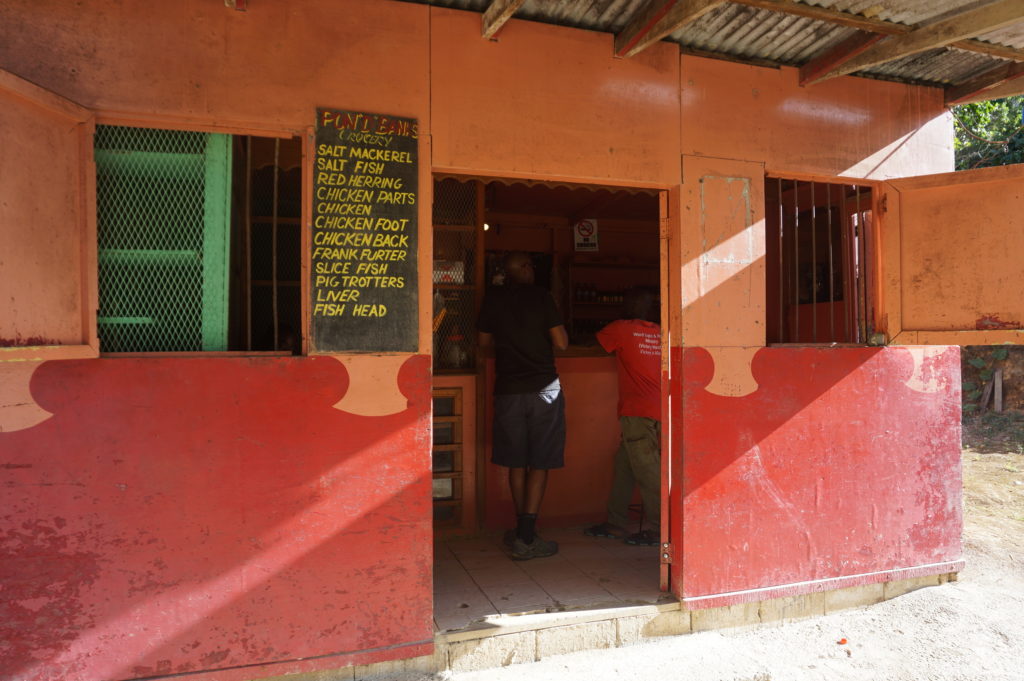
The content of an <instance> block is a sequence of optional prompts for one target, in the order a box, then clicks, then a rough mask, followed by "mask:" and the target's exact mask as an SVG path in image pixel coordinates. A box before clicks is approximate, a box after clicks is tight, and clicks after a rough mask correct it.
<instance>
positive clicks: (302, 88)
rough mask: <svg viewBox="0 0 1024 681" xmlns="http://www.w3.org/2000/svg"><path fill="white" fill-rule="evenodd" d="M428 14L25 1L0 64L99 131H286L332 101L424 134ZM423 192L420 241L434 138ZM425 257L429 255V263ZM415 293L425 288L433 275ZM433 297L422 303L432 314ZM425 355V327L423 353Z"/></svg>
mask: <svg viewBox="0 0 1024 681" xmlns="http://www.w3.org/2000/svg"><path fill="white" fill-rule="evenodd" d="M429 12H430V10H429V8H428V7H426V6H421V5H414V4H409V3H390V2H375V1H373V0H350V1H348V2H344V3H339V2H333V1H331V0H315V1H313V2H303V3H286V2H276V3H264V4H262V5H261V6H260V7H259V8H258V10H257V8H252V9H251V11H247V12H237V11H234V10H232V9H230V8H227V7H225V6H224V5H223V3H217V2H214V3H210V2H207V1H206V0H184V1H183V2H175V3H171V4H167V3H164V4H160V5H156V6H152V7H149V6H147V5H145V4H139V3H128V4H124V3H119V2H102V3H101V2H97V3H91V4H90V6H89V7H88V8H72V7H69V6H67V5H66V3H63V2H60V1H59V0H44V1H43V2H30V1H24V0H15V1H14V2H5V3H3V5H2V6H0V27H2V29H0V68H3V69H6V70H7V71H10V72H12V73H14V74H16V75H17V76H20V77H21V78H24V79H26V80H28V81H31V82H32V83H35V84H36V85H38V86H40V87H42V88H45V89H47V90H50V91H53V92H55V93H57V94H59V95H61V96H63V97H66V98H68V99H70V100H72V101H74V102H77V103H78V104H80V105H81V106H83V107H85V108H87V109H90V110H94V111H96V112H97V122H98V123H111V124H125V125H141V126H155V127H171V128H195V127H199V128H201V129H206V130H215V131H216V130H220V131H226V132H246V133H251V134H271V135H281V134H287V135H289V136H290V135H295V134H302V133H303V131H305V130H306V128H307V127H310V126H312V125H313V123H314V118H315V116H314V113H315V110H316V107H317V106H328V107H337V108H348V109H354V110H360V111H371V112H380V113H388V114H394V115H400V116H407V117H415V118H418V119H419V122H420V126H421V129H422V130H424V131H425V132H426V131H429V128H430V120H429V118H430V106H429V99H430V97H429V88H430V80H429V73H430V71H429V63H430V54H429V51H428V47H429V43H430V40H429V33H430V29H429V24H430V22H429ZM126 37H130V38H131V39H126ZM41 45H45V46H46V47H45V49H40V46H41ZM154 45H160V49H153V46H154ZM51 162H59V159H51ZM5 184H6V183H5ZM419 186H420V210H419V222H420V234H419V241H420V243H421V244H429V243H430V242H431V237H430V234H431V231H430V202H431V187H432V183H431V173H430V137H429V135H428V134H424V135H423V136H422V137H421V139H420V181H419ZM5 191H6V190H5ZM5 197H6V194H5ZM13 200H14V201H15V202H24V206H22V207H16V208H14V209H13V210H15V211H17V212H20V213H26V212H31V211H33V210H35V205H36V204H37V203H39V199H38V196H37V194H36V193H34V192H28V193H25V194H22V195H16V196H13ZM34 222H35V224H34V227H35V228H36V229H37V230H39V231H41V232H53V231H56V230H58V229H60V224H61V221H60V219H59V216H55V215H47V214H38V213H37V214H36V217H35V221H34ZM429 259H430V257H429V247H425V249H424V250H423V252H421V261H422V262H425V263H428V262H429ZM419 284H420V290H421V291H426V290H429V288H430V267H429V266H425V267H421V268H420V281H419ZM52 286H53V284H50V283H47V282H46V281H44V280H40V281H38V282H36V283H35V287H34V288H33V289H32V290H30V291H25V292H23V295H22V297H21V298H20V299H19V301H18V302H19V305H20V306H23V307H28V308H32V307H33V306H36V305H38V304H42V303H45V302H46V299H45V298H46V296H48V295H52V294H50V293H48V292H47V291H46V289H48V288H51V287H52ZM429 300H430V297H429V296H421V305H420V317H421V318H422V319H426V318H429V316H430V313H429ZM58 328H59V327H58ZM23 335H24V334H23ZM42 335H45V336H53V335H55V333H43V334H42ZM429 351H430V331H429V328H428V327H427V326H425V325H424V326H423V328H422V329H421V332H420V352H429Z"/></svg>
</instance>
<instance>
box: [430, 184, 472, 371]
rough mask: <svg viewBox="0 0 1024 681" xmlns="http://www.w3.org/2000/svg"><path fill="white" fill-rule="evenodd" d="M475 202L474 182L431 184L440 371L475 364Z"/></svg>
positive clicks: (436, 367) (436, 348)
mask: <svg viewBox="0 0 1024 681" xmlns="http://www.w3.org/2000/svg"><path fill="white" fill-rule="evenodd" d="M478 202H479V187H478V182H476V181H467V182H460V181H459V180H455V179H451V178H449V179H444V180H438V181H435V182H434V207H433V215H434V277H433V281H434V326H433V328H434V370H435V371H439V372H454V373H458V372H468V371H473V370H474V368H475V366H476V313H477V303H478V294H479V291H478V288H477V286H476V285H475V281H476V268H477V247H478V243H477V239H478V238H479V232H480V229H482V225H481V224H480V210H479V209H480V206H479V205H478Z"/></svg>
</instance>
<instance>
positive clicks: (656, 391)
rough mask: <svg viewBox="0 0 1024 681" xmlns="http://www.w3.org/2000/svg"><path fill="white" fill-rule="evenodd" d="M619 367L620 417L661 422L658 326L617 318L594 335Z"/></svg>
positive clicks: (659, 328) (659, 331) (659, 330)
mask: <svg viewBox="0 0 1024 681" xmlns="http://www.w3.org/2000/svg"><path fill="white" fill-rule="evenodd" d="M597 340H598V342H599V343H600V344H601V347H603V348H604V349H605V350H606V351H608V352H614V353H615V359H616V364H618V365H619V416H646V417H647V418H651V419H657V420H659V421H660V420H661V327H660V326H658V325H657V324H655V323H653V322H645V321H643V320H640V319H620V320H619V321H616V322H612V323H611V324H609V325H608V326H606V327H604V328H603V329H601V330H600V331H598V332H597Z"/></svg>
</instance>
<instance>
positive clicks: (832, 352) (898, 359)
mask: <svg viewBox="0 0 1024 681" xmlns="http://www.w3.org/2000/svg"><path fill="white" fill-rule="evenodd" d="M677 357H678V359H679V360H680V361H681V362H682V370H683V392H682V461H681V463H682V466H681V467H682V470H681V474H680V475H678V476H677V477H676V482H677V483H678V487H677V495H676V498H675V499H673V504H680V507H681V517H682V525H681V527H676V528H674V532H675V535H676V536H675V537H674V542H681V550H679V551H678V552H677V555H678V556H679V560H681V561H682V570H680V571H677V572H675V573H674V579H675V580H676V586H677V587H678V588H679V589H680V592H681V593H682V594H683V596H684V598H685V599H687V601H688V602H689V604H690V607H711V606H718V605H724V604H728V603H731V602H737V601H742V600H758V599H761V598H766V597H769V596H771V595H782V594H784V593H785V590H784V589H782V590H781V591H780V588H782V587H786V586H787V585H793V584H796V583H801V582H804V583H806V582H818V584H817V585H813V584H812V585H806V584H805V585H803V586H802V587H801V588H798V589H795V590H794V591H795V592H807V591H811V590H823V589H828V588H836V587H838V586H847V585H850V584H853V583H858V581H859V582H860V583H863V582H867V581H884V580H885V579H892V578H893V574H892V572H893V571H898V570H900V569H906V568H912V567H914V566H922V565H932V566H934V565H935V564H943V563H946V564H947V565H946V567H945V568H943V567H941V566H940V567H933V568H932V569H931V571H930V573H931V574H934V573H937V572H944V571H945V572H950V571H956V570H957V569H959V567H960V564H959V563H958V561H959V560H960V557H961V545H960V533H961V528H962V518H961V510H960V486H961V480H960V418H959V417H960V352H959V348H956V347H952V348H920V347H918V348H766V349H761V350H760V351H758V352H757V354H756V355H754V359H753V362H752V366H751V371H752V373H753V376H754V378H755V380H756V381H757V382H758V388H757V389H756V390H755V391H754V392H752V393H750V394H748V395H745V396H742V397H725V396H721V395H716V394H713V393H711V392H708V390H706V389H705V388H706V386H708V384H709V383H711V381H712V376H713V374H714V372H715V365H714V363H713V362H712V360H711V356H710V355H709V354H708V353H707V352H706V351H705V350H704V349H701V348H692V349H688V350H686V351H684V352H683V353H681V354H677ZM797 377H800V380H796V379H797ZM844 578H846V581H838V580H842V579H844ZM897 578H898V577H897ZM749 590H760V591H754V592H750V591H749ZM745 591H746V592H747V593H742V592H745ZM766 591H767V592H769V593H768V594H766V593H765V592H766Z"/></svg>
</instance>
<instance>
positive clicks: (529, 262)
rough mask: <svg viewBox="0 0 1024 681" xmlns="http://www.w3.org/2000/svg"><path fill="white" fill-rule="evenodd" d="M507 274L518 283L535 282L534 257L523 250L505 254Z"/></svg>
mask: <svg viewBox="0 0 1024 681" xmlns="http://www.w3.org/2000/svg"><path fill="white" fill-rule="evenodd" d="M504 265H505V276H507V277H508V278H509V279H511V280H512V281H513V282H515V283H517V284H532V283H533V259H532V258H530V256H529V255H527V254H526V253H523V252H522V251H514V252H512V253H509V254H508V255H506V256H505V262H504Z"/></svg>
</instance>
